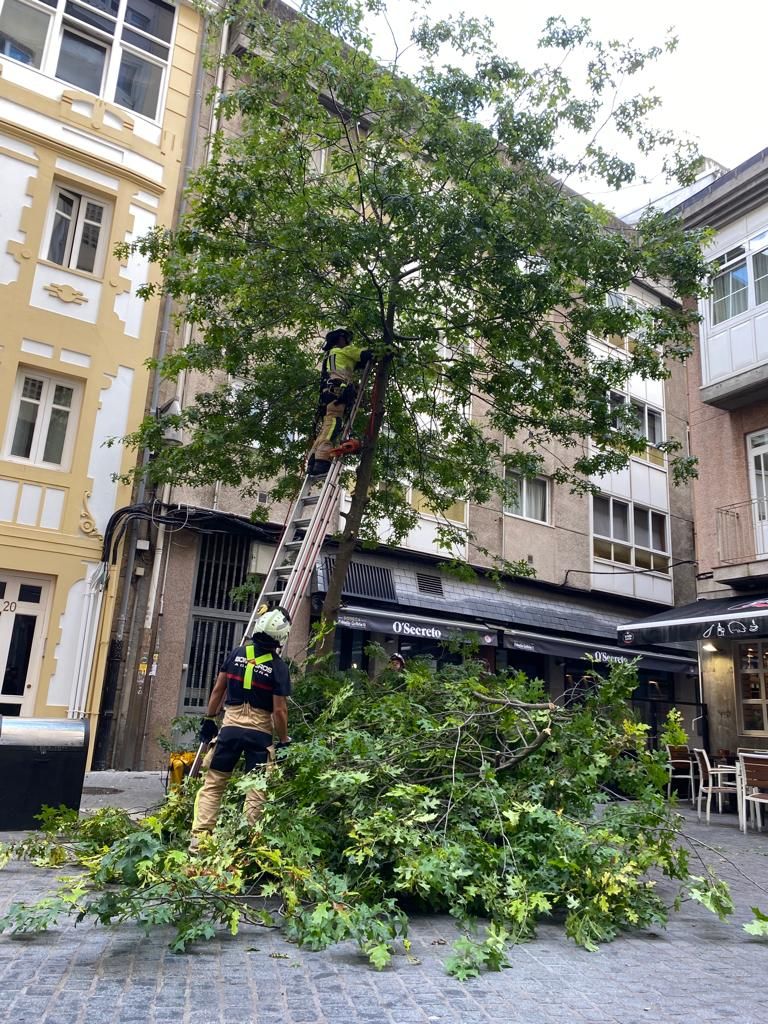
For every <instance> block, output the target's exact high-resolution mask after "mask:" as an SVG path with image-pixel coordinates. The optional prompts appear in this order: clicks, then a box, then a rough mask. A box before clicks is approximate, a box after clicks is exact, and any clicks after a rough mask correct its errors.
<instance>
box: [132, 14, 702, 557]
mask: <svg viewBox="0 0 768 1024" xmlns="http://www.w3.org/2000/svg"><path fill="white" fill-rule="evenodd" d="M301 9H302V12H303V16H299V15H297V14H296V13H295V12H293V11H291V10H290V9H289V8H285V7H283V6H282V5H276V4H274V3H272V4H266V5H265V4H262V3H260V2H256V0H243V2H241V3H239V4H235V5H228V6H227V12H226V13H225V14H224V15H223V16H222V17H223V18H224V19H226V20H229V22H230V25H231V29H232V33H233V36H232V39H233V42H234V41H237V43H238V44H240V45H237V46H233V48H232V49H233V52H232V53H231V54H230V55H229V56H228V57H227V58H226V59H225V62H224V63H225V69H226V74H227V77H226V84H225V90H224V93H223V95H222V96H221V97H220V98H219V103H218V110H219V114H220V118H221V121H220V125H221V127H220V129H219V130H218V131H217V132H216V134H215V135H214V138H213V146H212V157H211V159H210V162H209V163H208V164H207V165H206V166H204V167H202V168H200V169H199V170H198V171H197V173H196V174H195V175H194V176H193V178H192V181H191V185H190V189H189V203H188V209H187V213H186V215H185V216H184V217H183V219H182V220H181V222H180V224H179V225H178V227H177V228H176V230H174V231H165V230H158V231H157V232H156V233H154V234H153V235H151V236H149V237H147V238H145V239H143V240H141V241H140V242H139V243H138V244H137V248H139V249H141V250H142V251H143V252H145V253H147V254H149V256H150V257H151V259H152V260H153V261H155V262H156V263H157V265H158V268H159V271H160V275H159V279H160V280H161V283H160V284H155V285H148V286H147V288H146V291H147V292H151V291H152V290H153V289H155V288H157V289H165V290H167V292H168V293H169V294H170V295H171V296H173V298H174V299H175V300H176V301H177V303H178V309H179V311H180V312H179V317H180V319H181V320H184V321H186V322H187V323H189V324H191V325H192V326H193V327H194V328H195V330H194V333H193V335H192V338H191V341H190V343H189V344H188V345H186V347H184V348H182V349H179V350H177V351H175V352H171V354H169V355H168V356H166V357H165V358H164V359H163V360H162V362H161V364H160V371H161V372H162V373H163V374H164V375H165V376H166V377H169V378H173V377H176V376H178V375H179V374H181V373H182V372H184V371H187V370H194V371H200V373H201V374H202V375H203V380H204V381H205V380H206V379H207V381H208V383H207V384H205V383H204V384H203V386H202V390H199V391H198V392H197V394H196V396H195V399H194V401H193V402H192V403H191V404H190V405H189V406H188V407H187V408H186V409H185V410H184V411H183V412H182V414H181V416H180V417H173V423H174V425H177V426H183V428H184V430H185V436H186V440H187V443H186V444H185V445H184V446H183V447H179V448H176V449H167V448H166V449H163V448H162V444H161V438H162V432H163V430H164V428H165V426H166V425H167V421H158V420H156V419H154V420H153V419H148V420H147V421H146V422H145V423H144V425H143V426H142V428H141V429H140V430H139V431H138V432H137V433H136V434H135V435H133V436H132V438H131V441H132V442H133V443H134V444H136V445H143V444H146V445H148V446H149V447H150V448H151V449H153V450H155V451H156V452H157V457H156V458H155V459H154V460H153V461H152V462H151V463H150V466H149V472H150V473H151V474H152V476H153V477H154V478H155V479H157V480H170V481H173V482H177V483H178V482H186V483H189V484H193V485H202V484H205V483H210V482H212V481H214V480H221V481H223V482H225V483H227V484H230V485H235V486H243V488H244V489H245V491H246V492H247V491H248V490H249V488H252V487H253V486H254V482H255V481H265V480H273V481H274V480H276V481H277V483H276V485H275V488H274V494H275V496H276V497H280V496H282V495H284V494H286V493H288V492H289V491H290V490H291V489H292V488H293V487H294V486H295V482H296V478H297V476H298V475H299V474H300V473H301V470H302V466H303V459H304V455H305V452H306V447H307V438H308V437H309V436H310V435H311V432H312V423H313V416H314V413H315V406H316V396H317V358H318V338H319V337H321V336H322V335H323V334H324V333H325V332H326V331H327V330H328V329H330V328H331V327H333V326H336V325H337V324H344V325H348V326H350V327H351V328H352V329H353V330H354V331H355V334H356V340H357V341H358V342H360V343H362V344H364V345H365V346H368V347H369V348H370V349H371V351H372V352H373V356H374V377H375V380H376V388H377V390H376V395H375V398H374V399H373V417H372V430H371V432H370V436H369V437H368V439H367V440H366V443H365V445H364V448H363V455H362V458H361V462H360V467H365V472H364V473H363V474H362V476H361V470H360V469H359V470H358V485H359V486H358V488H357V492H356V502H357V504H354V503H353V509H352V513H351V516H350V519H349V521H348V531H352V532H353V533H354V534H355V536H357V534H358V533H359V532H360V531H362V533H363V535H365V534H366V532H367V533H368V534H369V535H373V533H375V530H376V526H377V524H379V523H380V522H381V521H382V519H385V518H386V519H387V520H388V521H390V522H391V523H392V524H393V537H394V538H398V537H399V536H402V535H403V534H404V533H405V532H406V531H407V530H408V529H409V528H410V527H411V526H412V525H413V524H414V522H415V516H416V513H415V512H414V510H413V508H412V507H411V506H410V505H409V504H408V503H407V502H406V500H405V498H406V495H405V492H404V489H403V487H402V486H401V485H402V484H403V483H411V484H413V485H414V486H415V487H417V488H418V490H419V491H420V492H421V494H422V495H423V496H424V500H425V502H426V504H427V506H428V507H430V508H431V509H432V510H433V511H435V512H436V513H441V512H443V511H445V510H447V509H448V508H449V507H450V505H451V504H452V503H453V502H455V501H456V500H464V499H470V500H472V501H474V502H479V503H485V502H487V501H488V500H489V498H490V497H491V496H492V494H493V493H494V492H497V493H504V492H505V483H504V470H505V468H511V469H515V470H518V471H521V472H523V473H526V474H535V473H537V472H539V471H540V470H541V466H542V459H543V458H544V457H545V455H546V453H547V452H551V453H553V454H554V455H555V456H556V457H557V459H558V463H557V465H558V468H557V471H556V474H555V477H556V479H557V480H559V481H561V482H564V483H568V484H570V485H571V486H573V487H575V488H577V489H582V490H583V489H587V488H588V487H589V483H588V479H589V477H590V476H591V475H593V474H595V473H597V474H600V473H604V472H607V471H610V470H615V469H616V468H617V467H619V466H621V465H623V464H625V463H626V462H627V460H628V458H629V457H630V455H631V454H632V453H633V452H639V451H641V450H643V449H644V447H645V443H646V442H645V441H644V440H643V439H642V438H639V437H638V431H637V424H636V423H635V422H634V421H633V420H632V417H631V410H629V408H626V409H624V410H623V411H622V410H616V409H611V407H610V402H609V398H608V395H609V392H610V391H611V389H621V388H622V387H623V386H625V385H626V383H627V381H628V380H629V379H630V378H631V377H632V376H633V375H636V374H640V375H641V376H643V377H646V378H651V379H659V378H664V377H665V376H667V375H668V372H669V371H668V364H669V361H670V360H675V359H677V360H682V359H684V358H685V357H686V356H687V355H688V353H689V351H690V335H689V330H690V325H691V323H692V321H693V320H694V319H695V314H693V313H691V312H685V311H683V310H681V309H680V308H676V307H675V306H674V304H670V303H665V302H662V303H660V304H657V305H646V304H644V303H642V302H635V303H630V304H619V303H617V302H615V301H612V300H611V296H612V295H613V294H614V293H621V292H624V291H625V290H626V289H627V288H628V287H629V286H630V285H631V283H632V282H633V281H638V280H649V281H663V282H665V284H666V287H667V288H668V292H669V294H670V295H672V296H677V297H680V296H686V295H694V294H696V293H697V291H698V290H699V289H700V285H701V281H702V279H703V274H704V265H703V263H702V259H701V256H700V248H699V245H698V239H697V237H696V236H694V235H691V234H686V233H685V232H684V231H683V230H682V228H681V227H680V226H679V225H678V224H677V223H675V222H674V221H672V220H669V219H667V218H665V217H663V216H655V215H649V216H646V217H645V218H643V220H642V221H641V222H640V224H639V225H638V227H637V229H636V230H635V231H630V230H628V229H627V228H626V227H625V226H623V225H621V224H620V223H618V222H616V221H615V220H614V219H613V218H612V217H611V216H610V215H609V214H608V213H607V212H606V211H605V210H604V209H601V208H600V207H599V206H596V205H594V204H592V203H589V202H586V201H585V200H583V199H582V198H580V197H579V196H577V195H575V194H573V193H572V192H570V191H569V189H568V188H567V187H566V185H565V184H564V181H565V179H566V178H568V177H569V176H571V175H580V176H585V175H587V174H588V175H591V176H592V177H599V178H602V179H603V180H605V181H607V182H608V183H609V184H610V185H612V186H616V187H618V186H620V185H622V184H625V183H626V182H628V181H630V180H632V179H633V178H634V176H635V167H634V165H633V164H632V163H631V162H627V161H626V160H622V159H620V158H619V157H617V156H616V155H615V154H612V153H611V152H610V151H609V150H607V149H606V148H603V147H602V146H601V144H600V128H601V126H602V125H604V124H608V125H611V126H612V129H613V130H615V132H617V133H618V134H619V135H623V136H625V137H627V138H629V139H631V140H632V141H633V142H634V143H635V144H636V145H637V147H638V149H639V150H640V151H641V152H642V153H647V152H648V151H650V150H651V149H653V148H654V147H657V146H658V147H661V148H662V149H664V151H665V153H666V154H667V155H666V157H665V160H666V167H667V170H668V171H669V173H670V174H672V173H674V174H677V175H678V176H683V177H685V174H687V173H690V170H691V165H690V163H686V160H687V158H689V157H690V156H691V153H690V152H689V151H688V150H687V149H686V147H685V146H679V145H678V144H676V143H675V142H674V139H672V137H671V136H669V135H666V134H664V133H659V132H656V131H654V130H652V129H651V128H649V127H648V125H647V115H648V114H649V113H650V112H651V110H653V108H654V107H655V106H656V104H657V100H656V99H654V98H649V97H644V96H639V95H636V96H632V95H628V96H627V97H625V98H624V99H622V98H621V93H622V89H624V88H625V87H626V84H627V83H628V82H629V81H630V80H631V77H632V75H633V74H635V73H637V72H638V71H640V70H642V69H643V68H644V67H645V66H646V65H647V64H648V62H649V61H652V60H653V59H655V58H656V57H657V56H658V55H659V53H660V52H661V51H660V49H659V48H651V49H649V50H646V51H643V50H638V49H635V48H632V47H631V46H624V45H621V44H618V43H611V44H607V45H606V44H601V43H599V42H597V41H596V40H594V39H593V38H592V36H591V34H590V29H589V25H588V22H586V21H582V22H580V23H579V24H578V25H576V26H574V27H569V26H567V25H566V24H565V23H564V22H563V21H562V20H560V19H551V20H550V21H549V22H548V24H547V28H546V31H545V34H544V36H543V39H542V47H543V48H544V50H545V51H548V52H550V53H552V61H551V63H548V64H544V65H543V66H542V67H540V68H538V69H536V70H534V71H527V70H525V69H524V68H523V67H521V66H520V65H519V64H517V63H515V62H514V61H510V60H508V59H507V58H505V57H503V56H502V55H500V54H499V53H498V52H497V51H496V50H495V48H494V45H493V38H492V26H491V25H490V24H489V23H485V22H480V21H478V20H476V19H473V18H470V17H464V16H462V17H459V18H456V19H454V20H440V21H433V22H430V21H428V20H424V19H422V18H421V16H419V17H417V18H415V20H414V23H413V34H412V39H411V42H410V48H409V49H410V52H409V59H413V56H414V54H416V55H417V56H418V66H419V68H420V70H419V71H418V73H416V74H415V75H413V76H412V77H407V76H406V75H405V74H404V73H403V72H402V70H401V66H400V64H399V63H398V60H399V58H396V59H394V60H393V61H392V62H390V63H382V62H380V61H376V60H374V58H373V56H372V43H371V39H370V36H369V34H368V31H367V29H366V18H367V16H368V15H370V14H371V13H379V14H380V13H382V12H384V13H386V4H385V3H384V2H383V0H306V2H305V3H303V4H302V5H301ZM672 45H673V44H672V43H669V44H668V46H670V47H671V46H672ZM577 51H578V52H579V53H581V54H583V55H584V56H585V62H584V68H585V82H584V83H583V85H582V86H580V87H579V88H580V89H581V92H580V91H579V90H578V89H577V87H576V86H575V85H574V84H573V83H572V82H571V81H570V80H569V79H568V77H567V75H566V72H565V70H564V68H565V67H566V66H567V63H568V62H567V60H566V59H565V58H568V57H570V56H572V55H573V54H574V53H575V52H577ZM566 133H567V134H568V136H569V138H570V139H571V140H572V138H573V135H574V133H576V135H577V137H580V138H581V139H583V140H584V143H583V149H582V152H581V153H580V155H579V156H577V157H575V158H568V157H566V156H564V155H563V147H562V144H561V143H562V139H563V136H564V134H566ZM616 335H619V336H628V335H631V336H632V338H633V339H634V344H633V345H632V346H631V348H632V350H631V351H630V352H619V351H617V350H615V349H614V350H612V351H613V354H612V355H609V354H606V352H603V353H602V354H598V353H597V352H596V351H595V349H594V347H593V345H592V344H591V339H592V338H606V337H608V336H616ZM360 426H362V424H361V425H360ZM505 437H506V438H510V439H512V440H513V442H514V443H513V449H514V450H508V445H507V444H506V443H505V440H504V439H505ZM588 438H591V439H593V441H594V444H589V443H588ZM662 447H664V448H666V450H667V451H668V452H669V453H670V456H671V464H672V467H673V469H674V471H675V473H676V475H677V476H678V477H684V476H686V475H688V474H690V473H691V472H692V464H691V461H690V460H688V459H686V458H684V457H682V456H679V455H677V454H675V453H676V452H677V451H678V449H679V444H678V443H677V442H676V441H667V442H666V443H665V444H664V445H662ZM259 486H261V487H263V483H262V484H260V485H259Z"/></svg>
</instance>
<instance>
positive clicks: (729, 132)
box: [382, 0, 768, 212]
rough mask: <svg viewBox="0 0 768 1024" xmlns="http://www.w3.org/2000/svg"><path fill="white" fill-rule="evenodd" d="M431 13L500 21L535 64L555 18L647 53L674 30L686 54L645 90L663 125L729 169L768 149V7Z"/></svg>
mask: <svg viewBox="0 0 768 1024" xmlns="http://www.w3.org/2000/svg"><path fill="white" fill-rule="evenodd" d="M398 7H401V9H405V8H408V9H409V10H410V4H405V3H402V0H401V2H400V3H398V0H390V10H391V11H392V13H394V12H395V11H396V10H397V8H398ZM431 9H432V14H433V16H434V15H436V14H438V13H444V12H448V11H458V10H465V11H467V12H468V13H471V14H474V15H476V16H483V15H487V16H489V17H491V18H492V19H493V21H494V22H495V23H496V39H497V45H498V47H499V49H500V50H501V51H502V52H503V53H505V54H506V55H507V56H508V57H510V58H512V59H515V60H518V61H519V62H520V63H521V64H523V65H524V66H526V67H537V66H539V65H540V64H541V63H543V61H544V59H546V52H542V51H538V50H537V47H536V42H537V40H538V37H539V34H540V31H541V29H542V28H543V26H544V22H545V21H546V18H547V17H548V16H549V15H563V17H565V19H566V20H567V21H568V22H574V21H576V20H577V19H578V18H580V17H587V18H589V19H590V20H591V21H592V26H593V30H594V34H595V36H596V37H597V38H599V39H603V40H606V39H610V38H620V39H622V40H624V39H627V38H633V39H634V40H635V41H636V42H637V44H638V45H644V46H645V45H649V44H653V43H659V44H661V43H663V40H664V38H665V37H666V33H667V30H668V29H670V28H671V29H673V30H674V33H675V34H676V35H677V36H678V37H679V45H678V48H677V50H676V51H675V52H674V53H673V54H665V55H663V56H662V57H661V58H659V60H658V61H657V62H656V63H655V64H654V65H653V71H652V74H651V75H650V76H649V78H647V79H646V81H645V83H644V87H646V86H647V85H648V84H650V85H653V87H654V88H655V91H656V92H657V93H658V95H659V96H660V97H661V98H662V100H663V106H662V108H661V112H660V113H659V115H658V117H657V123H659V124H660V125H663V126H664V127H665V128H671V129H673V130H674V131H675V132H676V133H678V134H688V135H690V136H692V137H693V138H695V139H696V140H697V142H698V144H699V148H700V150H701V152H702V153H703V154H704V155H705V156H709V157H711V158H712V159H714V160H717V161H718V162H719V163H722V164H725V166H727V167H735V166H736V165H737V164H739V163H741V162H742V161H743V160H746V159H747V158H748V157H750V156H752V155H753V154H754V153H757V152H758V151H759V150H761V149H764V148H766V147H768V118H767V117H766V115H765V97H766V65H767V64H768V0H740V2H739V3H738V4H734V6H733V7H728V6H723V5H722V4H717V5H715V4H714V3H706V2H705V0H635V2H629V3H622V0H433V2H432V8H431ZM382 49H383V47H382ZM550 59H551V58H550ZM667 190H668V186H667V185H666V184H665V182H664V180H663V178H659V179H658V180H657V181H655V182H654V183H653V185H652V186H651V188H650V190H649V189H648V188H647V187H640V186H639V187H636V188H635V189H630V190H628V191H626V190H625V191H624V192H623V193H622V195H621V196H618V197H617V195H616V193H610V192H605V193H600V194H598V193H594V192H593V193H591V194H592V195H594V196H595V198H599V199H600V200H601V201H602V202H604V203H605V204H606V205H607V206H610V207H613V208H614V209H616V210H618V211H619V212H627V211H628V210H629V209H631V208H632V207H633V206H639V205H640V204H641V203H642V202H644V201H646V198H647V195H648V192H649V191H650V193H651V194H653V195H660V194H663V193H664V192H665V191H667Z"/></svg>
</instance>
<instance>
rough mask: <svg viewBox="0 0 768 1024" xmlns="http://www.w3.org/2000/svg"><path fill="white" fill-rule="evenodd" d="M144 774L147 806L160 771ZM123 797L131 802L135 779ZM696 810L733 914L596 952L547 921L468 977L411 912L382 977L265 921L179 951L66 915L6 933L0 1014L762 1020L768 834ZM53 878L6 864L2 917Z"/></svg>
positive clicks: (700, 1023)
mask: <svg viewBox="0 0 768 1024" xmlns="http://www.w3.org/2000/svg"><path fill="white" fill-rule="evenodd" d="M145 774H147V773H145ZM98 778H99V779H101V780H104V781H103V787H99V786H97V788H111V787H109V786H108V784H107V782H106V779H105V778H104V774H103V773H102V774H101V775H100V776H99V777H98ZM144 781H145V782H148V785H147V788H146V792H145V793H144V797H145V802H147V801H148V800H149V801H151V799H153V798H154V797H153V794H154V793H155V792H156V791H157V780H156V779H155V780H154V781H153V780H152V779H149V780H144ZM87 784H88V781H87ZM89 788H90V787H89ZM87 795H88V797H89V799H92V798H93V797H98V796H100V795H104V794H87ZM108 795H109V794H107V796H108ZM115 800H116V802H119V801H121V800H122V801H123V802H125V790H123V791H122V792H121V793H120V794H118V795H116V796H115ZM134 802H135V804H136V805H138V804H139V803H141V800H139V799H138V798H137V799H136V800H135V801H134ZM125 806H129V804H128V803H125ZM688 818H689V824H688V827H687V829H686V831H687V833H688V834H689V835H691V836H692V837H693V838H694V839H695V840H697V841H699V842H700V843H702V844H705V845H704V846H703V847H702V852H703V854H704V856H705V859H706V860H707V862H708V863H710V864H712V865H713V866H714V867H715V868H716V869H717V871H718V873H719V874H720V875H721V877H724V878H725V879H727V880H728V881H729V882H730V883H731V884H732V888H733V895H734V897H735V900H736V904H737V911H736V913H735V914H734V916H733V918H732V919H731V920H730V921H729V922H728V923H725V924H723V923H720V922H719V921H718V920H717V918H715V917H714V916H713V915H712V914H710V913H708V912H707V911H706V910H704V909H703V908H702V907H700V906H698V905H697V904H695V903H691V902H688V903H685V904H684V905H683V907H682V910H681V911H680V912H679V913H677V914H674V915H673V916H672V919H671V921H670V924H669V926H668V928H667V929H666V930H658V931H649V932H642V933H635V934H630V935H626V936H621V937H620V938H618V939H617V940H616V941H615V942H613V943H609V944H608V945H606V946H603V947H602V948H601V949H600V950H599V951H598V952H597V953H587V952H585V951H584V950H581V949H578V948H577V947H575V946H574V945H573V943H571V942H569V941H568V940H567V939H566V938H565V937H564V935H563V933H562V930H561V929H560V928H558V927H557V926H556V925H544V926H543V927H541V928H540V929H539V934H538V937H537V938H536V940H535V941H533V942H530V943H528V944H526V945H522V946H517V947H515V948H513V949H512V950H511V951H510V955H509V963H510V968H509V969H508V970H504V971H502V972H500V973H498V974H486V975H483V976H482V977H481V978H478V979H474V980H470V981H468V982H466V983H463V984H462V983H459V982H456V981H454V980H453V979H452V978H450V977H448V976H447V975H446V974H445V971H444V967H443V961H444V960H445V958H446V957H447V956H448V955H449V953H450V946H451V943H452V941H453V939H454V938H455V936H456V929H455V926H454V924H453V922H452V920H451V919H450V918H448V917H438V916H431V917H419V918H415V919H413V920H412V923H411V939H412V943H413V947H412V954H411V955H412V957H413V960H414V961H416V962H411V961H409V960H408V958H406V957H405V956H404V955H402V956H397V957H396V958H395V960H394V961H393V966H392V967H390V968H388V969H386V970H385V971H382V972H376V971H374V970H373V969H371V968H370V967H369V966H368V965H367V964H366V963H365V962H363V961H362V960H361V959H360V957H359V956H358V955H357V954H356V951H355V949H354V948H353V947H352V946H351V945H350V946H346V945H345V946H339V947H335V948H332V949H330V950H327V951H325V952H322V953H309V952H305V951H303V950H300V949H297V948H296V947H295V946H292V945H290V944H288V943H286V942H285V941H284V940H283V939H282V937H281V936H280V934H279V933H276V932H273V931H267V930H260V929H256V928H246V929H244V930H242V931H241V932H240V934H239V935H238V936H236V937H234V938H233V937H231V936H228V935H223V934H222V935H221V936H220V937H219V938H217V939H216V940H214V941H211V942H208V943H201V944H200V945H199V946H197V947H196V948H195V950H194V951H193V952H192V953H191V954H186V955H175V954H173V953H171V952H169V950H168V949H167V947H166V943H167V941H168V939H169V935H170V933H166V934H163V933H156V934H153V935H151V936H150V937H149V938H147V937H145V936H144V934H143V933H142V932H140V931H139V930H138V929H135V928H133V927H129V926H121V927H118V928H114V929H106V928H101V927H94V926H92V925H89V924H82V925H80V926H79V927H77V928H75V927H74V926H72V925H70V924H66V925H65V926H63V927H61V928H59V929H58V930H55V931H52V932H50V933H48V934H43V935H40V936H34V937H29V938H14V939H11V938H2V939H0V1022H2V1024H11V1022H12V1024H27V1022H35V1024H37V1022H40V1024H81V1022H88V1024H102V1022H109V1024H219V1022H221V1024H423V1022H424V1024H426V1022H430V1021H439V1022H456V1024H459V1022H461V1024H481V1022H482V1024H494V1022H520V1024H589V1022H593V1024H598V1022H600V1024H640V1022H654V1024H656V1022H678V1021H679V1022H683V1021H685V1022H686V1024H688V1022H690V1024H732V1022H733V1024H736V1022H738V1024H766V1022H768V988H767V987H766V985H765V978H766V965H768V942H767V941H766V940H759V939H755V938H753V937H751V936H750V935H748V934H747V933H745V932H744V931H743V929H742V924H743V923H744V922H745V921H746V920H748V919H749V918H750V916H751V915H750V912H749V908H750V907H751V906H753V905H759V906H761V907H762V908H763V909H765V910H768V895H767V894H766V892H765V891H764V890H765V889H768V834H766V833H762V834H755V833H750V834H749V835H748V836H742V835H741V834H740V833H739V831H738V827H737V824H736V818H735V816H734V815H723V816H722V817H719V816H717V815H713V822H712V825H711V826H710V827H708V828H707V827H706V826H703V825H698V824H697V823H696V819H695V815H690V814H689V815H688ZM2 838H3V836H2V834H0V839H2ZM745 875H746V876H748V877H747V878H745V877H744V876H745ZM54 879H55V873H54V872H49V871H43V870H41V869H36V868H33V867H30V866H29V865H26V864H19V863H11V864H9V865H8V866H7V867H6V868H5V869H4V870H3V871H1V872H0V912H2V910H3V909H4V908H5V907H6V906H7V905H8V904H9V903H10V902H12V901H13V900H17V899H27V900H28V899H31V898H34V897H35V896H37V895H42V894H44V893H45V892H49V891H50V890H51V888H52V886H53V882H54ZM750 879H751V881H750ZM760 886H762V887H763V891H761V890H760Z"/></svg>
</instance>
